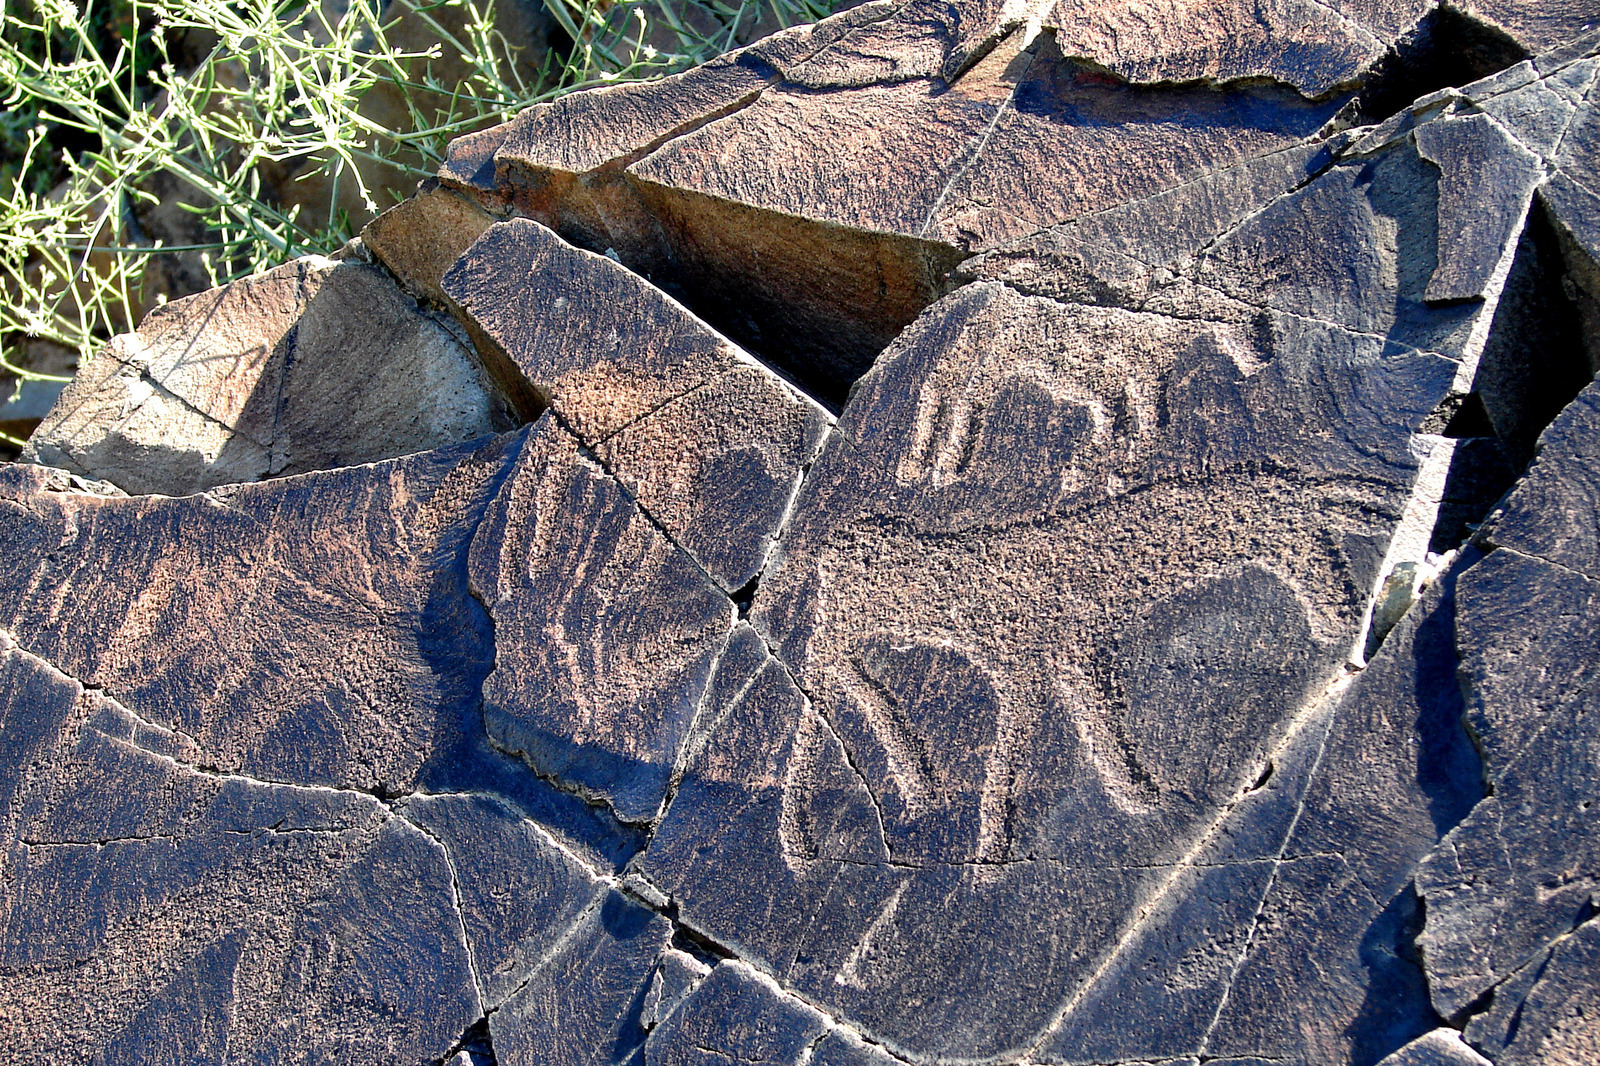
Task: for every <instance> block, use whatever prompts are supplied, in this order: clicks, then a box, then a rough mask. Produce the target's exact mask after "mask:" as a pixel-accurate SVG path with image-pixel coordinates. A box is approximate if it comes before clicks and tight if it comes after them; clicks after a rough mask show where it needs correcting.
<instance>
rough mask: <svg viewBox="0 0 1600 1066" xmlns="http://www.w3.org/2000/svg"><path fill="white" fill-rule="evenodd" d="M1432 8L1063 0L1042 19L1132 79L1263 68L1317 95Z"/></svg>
mask: <svg viewBox="0 0 1600 1066" xmlns="http://www.w3.org/2000/svg"><path fill="white" fill-rule="evenodd" d="M1426 11H1427V5H1426V4H1424V3H1416V2H1410V3H1397V4H1359V3H1356V4H1351V3H1341V4H1335V5H1321V4H1316V3H1312V2H1309V0H1306V2H1296V0H1276V2H1274V3H1270V4H1265V5H1259V6H1258V5H1254V4H1251V5H1244V4H1239V3H1234V2H1230V0H1214V2H1210V3H1203V4H1181V3H1170V2H1169V3H1159V4H1154V5H1150V6H1134V5H1115V6H1112V5H1104V6H1102V5H1093V4H1087V3H1083V2H1082V0H1060V2H1058V3H1055V4H1054V5H1052V6H1050V7H1049V8H1048V10H1047V13H1046V14H1045V15H1044V18H1043V22H1044V24H1045V25H1046V26H1049V27H1051V28H1052V29H1054V30H1055V31H1056V35H1057V37H1058V38H1060V39H1061V40H1063V41H1067V42H1071V52H1070V53H1069V54H1072V55H1082V56H1084V57H1086V58H1088V59H1090V60H1093V61H1095V62H1096V63H1098V64H1099V65H1101V66H1103V67H1105V68H1106V69H1108V70H1110V71H1112V72H1113V73H1114V74H1116V75H1117V76H1119V77H1121V78H1123V79H1125V80H1127V81H1135V82H1191V81H1210V82H1224V83H1226V82H1232V81H1242V80H1244V79H1247V78H1260V79H1269V80H1272V81H1276V82H1281V83H1283V84H1286V85H1290V86H1293V87H1294V88H1295V89H1296V90H1298V91H1300V92H1301V93H1303V94H1305V95H1306V96H1310V97H1317V96H1325V95H1327V94H1329V93H1331V92H1334V91H1337V90H1338V89H1342V88H1345V87H1347V86H1349V85H1351V84H1353V83H1355V82H1356V81H1357V80H1358V79H1359V78H1360V76H1361V75H1362V74H1364V73H1366V72H1367V71H1368V70H1369V69H1370V68H1371V67H1372V66H1373V64H1374V63H1375V62H1376V61H1377V60H1378V59H1379V58H1380V57H1381V56H1382V55H1383V53H1384V50H1385V48H1386V46H1388V45H1392V44H1393V43H1394V41H1395V39H1396V37H1397V36H1398V35H1399V34H1400V33H1401V32H1402V31H1403V30H1405V29H1408V28H1410V26H1411V25H1414V24H1415V23H1416V21H1417V20H1419V19H1420V18H1421V17H1422V16H1423V15H1424V14H1425V13H1426Z"/></svg>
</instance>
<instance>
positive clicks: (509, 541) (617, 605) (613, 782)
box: [471, 417, 734, 822]
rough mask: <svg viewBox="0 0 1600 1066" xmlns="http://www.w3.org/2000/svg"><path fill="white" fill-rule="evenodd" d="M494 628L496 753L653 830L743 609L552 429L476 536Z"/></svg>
mask: <svg viewBox="0 0 1600 1066" xmlns="http://www.w3.org/2000/svg"><path fill="white" fill-rule="evenodd" d="M471 575H472V588H473V591H474V593H475V594H476V595H477V596H478V597H479V599H480V600H482V602H483V603H484V604H485V605H486V606H487V608H488V611H489V615H490V617H491V618H492V619H493V620H494V627H495V644H496V648H497V649H498V654H497V656H496V660H495V666H494V671H493V672H492V673H491V674H490V675H489V677H488V678H487V679H486V681H485V682H484V690H483V697H484V704H485V707H484V714H485V724H486V726H487V728H488V731H489V736H490V738H491V739H492V740H493V741H494V743H495V744H496V745H497V746H498V747H500V748H502V749H504V750H507V751H511V752H514V753H516V754H519V755H521V756H522V757H523V758H525V759H527V760H528V762H529V763H530V764H531V765H532V766H533V767H534V769H536V770H538V771H539V772H540V773H541V774H544V775H545V776H547V777H550V778H552V779H554V780H556V781H559V782H562V783H563V784H564V785H565V786H566V787H569V788H573V789H577V790H580V791H581V792H582V793H583V794H584V795H587V796H590V797H593V798H595V799H596V800H603V801H604V802H606V803H607V804H609V805H610V806H611V808H612V809H613V810H615V811H616V812H617V814H618V815H619V816H620V817H622V818H624V819H626V820H628V821H632V822H648V821H651V820H652V819H653V818H654V817H655V816H656V813H657V811H658V810H659V808H660V807H661V803H662V800H663V799H664V798H665V796H666V788H667V779H668V776H669V775H670V773H671V771H672V766H673V762H674V760H675V758H676V756H677V752H678V749H679V748H680V747H681V746H682V744H683V742H684V739H685V737H686V736H687V734H688V731H689V726H690V723H691V722H692V720H693V717H694V713H695V708H696V706H697V705H698V704H699V702H700V698H701V694H702V692H703V691H704V689H705V686H706V680H707V677H708V675H709V674H710V672H711V666H712V663H713V662H714V660H715V659H716V656H717V653H718V650H719V649H720V648H721V646H722V643H723V641H724V640H725V639H726V635H727V632H728V629H729V627H730V626H731V625H732V624H733V616H734V605H733V603H732V602H731V601H730V600H729V599H728V597H727V596H726V595H725V594H724V593H723V592H722V590H721V589H719V588H718V587H717V586H716V585H715V584H714V583H713V582H712V581H711V580H710V579H709V578H708V577H707V576H706V575H705V572H704V571H702V570H701V569H700V568H699V567H698V566H696V565H695V563H694V560H693V559H691V558H689V556H688V555H686V554H685V553H684V552H683V550H682V549H680V548H678V547H677V546H676V545H674V544H673V543H672V542H671V541H670V540H668V539H667V538H666V537H665V536H663V535H662V533H661V531H660V530H659V529H658V528H657V527H656V526H655V525H654V524H653V523H652V522H651V521H650V520H649V518H648V517H646V516H645V515H644V513H643V512H641V511H640V510H639V508H638V506H637V505H636V504H635V503H634V501H633V500H632V499H631V498H630V497H629V496H628V494H627V493H626V492H625V491H623V489H622V487H621V486H620V485H618V484H617V482H616V480H615V479H614V478H612V477H610V476H609V475H607V474H606V473H605V471H604V470H602V469H601V468H600V467H599V466H598V465H597V464H596V463H594V462H593V461H592V460H588V459H586V458H584V456H583V455H582V454H581V453H580V450H579V446H578V443H577V441H576V440H574V439H573V437H572V435H571V434H569V433H568V432H567V431H566V430H564V429H562V428H561V426H560V425H559V424H557V423H556V422H555V420H554V419H552V418H549V417H546V418H544V419H541V420H540V422H539V423H538V424H537V425H536V427H535V428H534V429H533V430H532V431H531V433H530V435H529V436H528V438H527V441H526V443H525V444H524V446H523V448H522V451H521V454H520V455H519V456H518V457H517V460H516V465H515V467H514V468H513V469H512V471H511V473H510V475H509V477H508V478H507V480H506V482H505V484H504V486H503V487H502V489H501V492H500V495H499V497H498V498H497V499H496V501H495V503H494V504H493V506H492V507H491V509H490V511H489V514H488V516H487V517H486V519H485V521H484V525H483V527H482V528H481V529H480V530H479V531H478V534H477V536H476V537H475V538H474V542H473V549H472V558H471Z"/></svg>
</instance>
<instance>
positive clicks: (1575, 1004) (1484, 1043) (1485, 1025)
mask: <svg viewBox="0 0 1600 1066" xmlns="http://www.w3.org/2000/svg"><path fill="white" fill-rule="evenodd" d="M1597 947H1600V926H1597V924H1596V923H1595V922H1594V921H1587V922H1585V923H1583V924H1582V925H1580V926H1578V927H1577V928H1576V929H1574V930H1573V931H1572V932H1571V933H1570V934H1569V935H1567V936H1563V937H1560V938H1558V939H1557V940H1556V941H1555V942H1554V943H1553V944H1552V945H1551V947H1550V949H1549V951H1547V952H1545V953H1544V954H1543V955H1542V956H1541V957H1540V958H1539V959H1538V960H1537V962H1536V963H1535V964H1533V965H1530V966H1529V967H1527V968H1525V969H1524V970H1523V971H1522V972H1519V973H1518V974H1516V975H1515V976H1514V977H1513V978H1512V979H1511V980H1509V981H1507V982H1506V983H1505V984H1503V985H1501V986H1500V987H1499V988H1498V989H1497V990H1496V995H1495V999H1494V1001H1493V1003H1492V1004H1491V1008H1490V1010H1489V1011H1487V1012H1486V1013H1484V1014H1481V1015H1479V1016H1477V1017H1475V1018H1473V1020H1472V1021H1471V1022H1470V1023H1469V1024H1468V1026H1467V1030H1466V1039H1467V1040H1468V1041H1470V1042H1471V1043H1473V1044H1475V1045H1477V1046H1478V1047H1479V1048H1481V1049H1482V1050H1483V1051H1484V1052H1485V1054H1488V1055H1492V1056H1494V1059H1493V1061H1494V1062H1496V1063H1508V1064H1511V1066H1518V1064H1521V1063H1555V1064H1559V1066H1567V1064H1568V1063H1582V1062H1588V1061H1592V1060H1593V1058H1594V1055H1595V1052H1596V1051H1597V1050H1600V1043H1597V1039H1596V1032H1595V1029H1596V1026H1595V1014H1596V1011H1597V1010H1600V1003H1597V1002H1596V995H1595V978H1596V976H1597V975H1600V951H1597ZM1481 1061H1483V1060H1481V1059H1474V1060H1472V1063H1473V1066H1477V1064H1478V1063H1479V1062H1481Z"/></svg>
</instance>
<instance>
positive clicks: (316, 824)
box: [0, 642, 480, 1063]
mask: <svg viewBox="0 0 1600 1066" xmlns="http://www.w3.org/2000/svg"><path fill="white" fill-rule="evenodd" d="M0 673H3V676H4V680H3V682H0V686H3V691H4V692H5V693H6V696H7V699H8V703H7V706H8V709H9V710H8V715H7V718H6V725H5V734H4V740H5V744H6V750H7V752H8V753H9V754H11V755H13V756H20V757H25V758H27V759H28V760H29V766H28V768H27V769H26V771H23V772H20V773H19V772H18V771H19V770H21V767H18V768H17V769H16V770H11V769H10V768H8V770H9V772H8V774H7V780H6V786H7V787H6V796H5V799H6V806H5V815H4V816H5V824H6V827H7V834H8V837H9V838H10V839H9V842H8V845H7V849H6V853H5V859H4V862H5V869H6V878H5V891H4V897H5V906H4V914H5V920H4V924H3V928H4V933H5V944H6V948H5V951H4V953H3V954H0V968H3V970H4V974H5V978H4V980H3V981H0V1034H3V1043H4V1046H5V1047H7V1048H9V1049H13V1050H18V1051H21V1050H31V1051H32V1052H34V1053H37V1054H51V1053H55V1054H59V1055H62V1056H65V1055H67V1054H82V1053H83V1052H84V1051H86V1050H88V1051H95V1052H98V1053H99V1054H100V1055H102V1056H104V1057H105V1059H106V1060H108V1061H111V1060H114V1061H119V1062H155V1061H160V1060H161V1059H162V1058H164V1057H166V1056H171V1055H178V1056H181V1057H183V1058H185V1059H188V1060H193V1061H208V1060H209V1061H217V1060H220V1059H221V1058H222V1057H223V1056H224V1055H226V1054H228V1053H234V1054H238V1053H248V1054H249V1055H251V1056H253V1057H256V1058H259V1059H262V1060H266V1061H283V1060H288V1059H291V1058H293V1057H295V1056H297V1055H302V1054H305V1053H306V1050H307V1049H308V1048H309V1049H311V1050H312V1052H313V1053H314V1054H321V1055H334V1054H352V1055H356V1056H360V1057H361V1058H363V1059H364V1060H366V1061H371V1062H392V1063H403V1062H421V1061H426V1060H428V1059H430V1058H434V1057H438V1056H440V1055H442V1054H443V1052H444V1051H445V1050H446V1049H448V1048H449V1047H450V1046H451V1044H452V1043H453V1042H454V1040H455V1038H456V1036H457V1034H458V1033H460V1031H461V1030H462V1029H464V1028H466V1026H467V1025H468V1024H470V1022H471V1021H472V1019H473V1018H474V1017H476V1015H477V1014H478V1013H479V1011H480V1006H479V1002H478V991H477V989H476V988H475V987H474V985H473V974H472V966H471V963H470V960H469V957H468V949H467V945H466V943H465V941H464V939H463V937H462V933H461V924H460V921H459V920H458V917H457V915H456V913H455V911H454V909H453V907H452V903H451V893H450V871H449V868H448V866H447V865H446V864H445V863H444V861H443V855H442V854H441V853H440V850H439V847H438V845H436V844H435V843H434V842H433V841H431V840H430V839H429V838H428V837H427V836H426V835H424V834H423V833H421V832H419V831H418V830H417V829H416V827H414V826H412V825H411V824H410V823H408V822H407V821H405V819H403V818H398V817H395V816H394V815H393V813H392V812H391V811H389V810H387V809H386V808H385V807H384V806H383V804H381V803H380V802H379V801H378V800H376V799H374V798H373V797H372V796H370V795H364V794H362V793H359V792H352V791H341V790H333V789H328V788H304V787H299V786H293V785H286V784H276V783H271V782H266V781H260V780H257V779H253V778H248V777H244V776H240V775H235V774H227V773H218V772H215V771H208V770H202V769H200V768H199V767H198V766H196V765H195V764H194V762H192V761H191V759H192V756H193V755H194V754H195V753H194V749H193V745H192V741H190V740H189V739H188V738H187V737H185V736H183V735H182V734H178V733H174V732H172V731H170V730H167V729H164V728H161V727H160V726H156V725H154V724H151V723H147V722H145V721H143V720H142V719H140V718H139V717H138V716H136V715H133V714H131V713H129V712H128V711H127V710H125V709H123V708H121V707H119V706H118V705H117V704H116V703H115V702H113V701H111V700H109V699H106V698H105V697H103V696H100V695H98V694H94V693H89V692H86V691H85V690H84V689H83V688H82V687H80V686H79V685H77V684H76V683H75V682H73V681H71V680H70V679H68V678H66V677H64V676H63V675H62V674H60V673H59V672H57V671H55V670H53V669H52V668H51V667H50V666H49V665H48V664H46V663H44V662H42V661H41V660H39V659H37V658H36V657H34V656H32V655H29V654H28V653H26V652H24V651H22V650H21V649H19V648H17V647H15V646H10V645H9V642H8V647H7V650H6V651H5V652H4V654H3V660H0ZM157 943H169V944H170V943H176V944H181V945H183V946H182V948H180V949H179V950H176V951H172V950H161V951H156V950H152V946H153V945H154V944H157ZM400 973H403V974H405V975H406V977H405V978H404V979H403V980H397V979H396V978H397V974H400ZM88 1004H92V1005H93V1008H94V1009H92V1010H86V1009H84V1008H85V1005H88Z"/></svg>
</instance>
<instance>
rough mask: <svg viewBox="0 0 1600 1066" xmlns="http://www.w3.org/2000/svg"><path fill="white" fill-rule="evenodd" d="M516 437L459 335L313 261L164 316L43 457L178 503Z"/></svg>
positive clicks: (343, 266) (111, 357)
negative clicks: (210, 492) (501, 434)
mask: <svg viewBox="0 0 1600 1066" xmlns="http://www.w3.org/2000/svg"><path fill="white" fill-rule="evenodd" d="M334 396H337V397H339V400H338V402H337V403H330V402H329V398H330V397H334ZM509 424H510V422H509V416H508V413H507V412H506V409H505V404H504V401H502V400H500V398H499V396H498V395H497V394H496V393H495V392H494V390H493V389H492V388H491V387H490V386H489V383H488V381H487V380H486V379H485V378H484V376H483V372H482V371H481V370H480V369H479V367H478V365H477V361H476V359H475V358H474V357H473V355H472V352H471V349H470V347H469V346H468V345H466V344H464V343H463V340H462V339H461V338H460V337H459V336H458V335H457V333H456V332H455V330H454V329H452V328H451V327H450V326H449V325H448V324H447V323H446V322H444V321H441V320H439V319H436V318H433V317H430V316H428V315H426V314H424V313H422V312H419V311H418V310H417V308H416V307H415V306H414V305H413V304H412V302H411V300H410V299H408V298H407V297H406V296H405V295H404V294H402V293H401V292H400V291H399V290H398V289H397V288H396V287H395V286H394V284H393V282H391V281H390V280H389V279H388V278H387V277H386V276H385V275H384V274H383V272H382V271H380V270H378V269H376V268H374V267H371V266H368V265H366V264H364V263H360V262H342V263H334V262H332V261H329V260H326V259H317V258H307V259H302V260H298V261H296V262H294V263H290V264H288V265H287V266H283V267H280V268H278V269H277V270H274V271H271V272H269V273H267V274H263V275H260V276H258V277H254V278H249V279H246V280H244V281H239V282H235V283H233V284H232V285H228V286H225V287H224V288H221V289H217V290H214V291H212V292H207V293H200V294H198V295H195V296H190V297H187V298H185V299H182V300H176V301H174V302H172V303H170V304H167V305H166V306H164V307H161V308H159V309H158V310H156V311H153V312H151V314H150V315H149V316H148V317H147V318H146V319H145V321H144V324H143V325H142V326H141V327H140V329H139V332H137V333H132V334H126V335H124V336H120V337H118V338H116V339H115V340H113V341H112V342H111V343H110V344H109V345H108V346H107V347H106V349H105V350H104V351H103V352H101V353H100V355H99V356H97V357H96V358H95V359H94V360H92V361H91V362H90V363H89V365H88V366H86V367H85V368H84V372H83V373H82V374H80V375H79V376H78V377H77V379H76V380H75V381H74V382H73V383H72V385H71V386H69V387H68V389H67V390H66V392H65V393H63V395H62V398H61V400H60V401H59V402H58V403H57V404H56V406H55V409H54V410H53V411H52V412H51V414H50V415H49V416H48V417H47V418H46V419H45V420H44V422H43V424H41V425H40V427H39V429H38V431H37V432H36V433H35V434H34V435H33V437H32V439H31V440H30V441H29V448H28V451H27V457H28V458H29V459H30V460H31V461H34V462H41V463H45V464H48V465H54V466H59V467H63V468H65V469H68V470H71V471H74V472H76V473H89V472H91V471H92V472H93V473H94V475H95V476H97V477H102V478H106V479H108V480H110V481H112V482H114V483H116V484H118V485H119V486H121V487H122V488H124V489H127V490H128V491H130V492H141V493H148V492H160V493H165V494H167V495H172V496H178V495H184V494H187V493H191V492H199V491H201V490H203V489H208V488H211V487H213V486H216V485H222V484H227V483H230V482H236V481H255V480H259V479H261V478H264V477H278V476H281V475H285V474H296V473H301V472H303V471H306V470H317V469H326V468H329V467H334V466H347V465H351V464H355V463H367V462H373V461H375V460H378V459H388V458H392V457H394V456H398V455H404V454H406V453H408V452H416V451H423V450H426V449H428V448H434V447H438V446H440V445H443V444H453V443H456V442H458V441H463V440H470V439H472V438H474V437H479V436H482V435H484V434H485V433H490V432H493V431H494V430H496V429H503V428H507V427H508V426H509Z"/></svg>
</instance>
